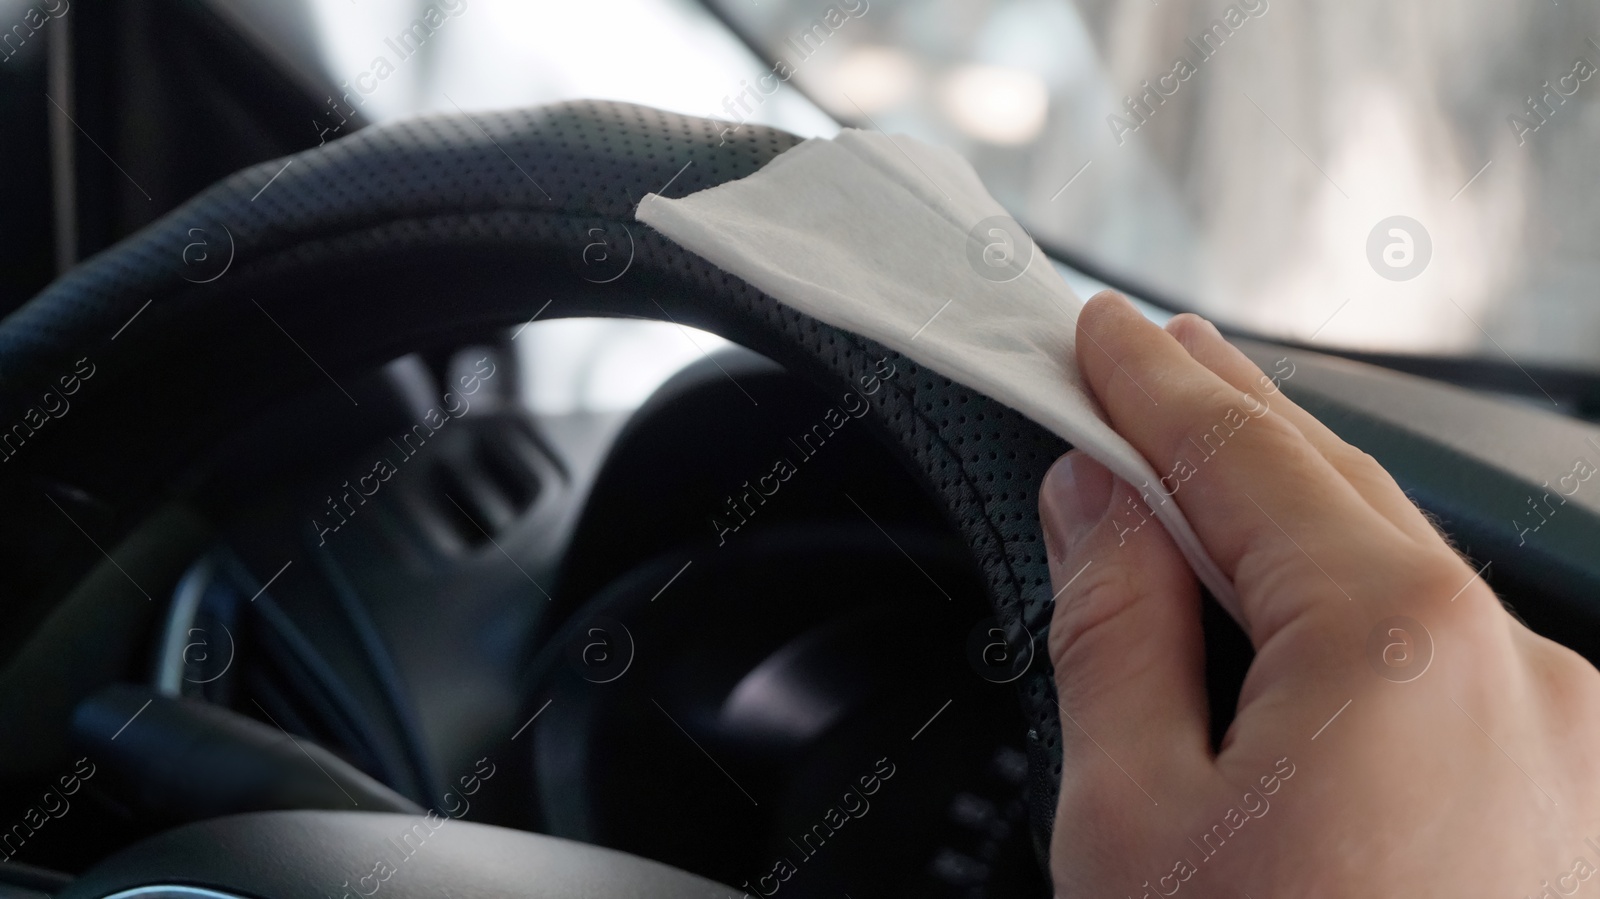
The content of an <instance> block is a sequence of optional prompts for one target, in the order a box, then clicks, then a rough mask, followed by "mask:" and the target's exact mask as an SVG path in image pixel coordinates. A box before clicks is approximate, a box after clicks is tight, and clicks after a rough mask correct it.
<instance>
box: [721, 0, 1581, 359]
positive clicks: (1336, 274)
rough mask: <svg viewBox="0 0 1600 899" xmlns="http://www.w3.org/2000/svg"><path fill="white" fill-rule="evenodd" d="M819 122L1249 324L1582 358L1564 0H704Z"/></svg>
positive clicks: (1149, 282) (1424, 350)
mask: <svg viewBox="0 0 1600 899" xmlns="http://www.w3.org/2000/svg"><path fill="white" fill-rule="evenodd" d="M712 2H713V3H714V4H715V6H716V7H717V8H718V9H719V10H720V11H721V12H722V13H723V14H724V15H725V16H726V17H727V18H728V19H729V21H731V22H732V23H733V24H734V26H735V27H736V28H737V29H738V30H740V31H741V32H743V33H744V34H745V35H747V36H748V37H749V38H750V39H751V40H752V42H753V43H755V44H756V45H757V46H759V47H761V48H762V49H763V50H764V51H765V52H766V53H767V54H768V55H769V56H770V57H771V59H772V60H773V61H774V62H777V61H781V62H782V65H783V66H784V67H786V68H788V69H791V70H792V73H791V74H792V78H791V79H790V83H791V84H795V85H798V86H799V87H801V88H802V89H803V90H804V91H806V92H807V93H809V94H810V95H811V96H812V97H813V98H814V99H815V100H816V101H817V102H818V103H819V104H820V105H821V106H822V107H823V108H824V109H825V110H827V111H828V112H829V113H830V114H832V115H833V116H835V117H836V118H838V119H839V120H840V121H842V122H844V123H846V124H849V125H854V126H858V127H863V128H879V129H883V130H885V131H888V132H891V133H895V132H903V133H907V134H911V135H915V136H917V137H920V138H923V139H925V140H931V141H937V142H940V143H944V144H946V145H949V146H951V147H954V148H956V149H957V150H959V151H960V152H962V153H963V154H964V155H965V156H966V157H967V159H969V160H970V161H971V162H972V164H973V165H974V166H975V167H976V168H977V170H978V173H979V174H980V175H981V176H982V178H983V180H984V181H985V183H986V184H987V185H988V187H989V189H990V191H991V192H992V193H993V194H994V195H995V197H996V198H997V199H999V200H1000V201H1001V202H1002V203H1003V204H1005V205H1006V206H1007V207H1008V208H1009V209H1011V210H1012V211H1013V213H1014V214H1015V215H1016V216H1017V217H1018V218H1019V219H1020V220H1021V221H1022V222H1023V223H1024V224H1025V225H1026V226H1027V227H1028V228H1029V229H1030V230H1031V231H1032V232H1033V233H1034V235H1035V236H1036V237H1037V238H1039V239H1040V241H1041V242H1042V243H1045V244H1047V245H1050V244H1053V245H1056V246H1058V247H1060V248H1063V249H1065V250H1067V251H1069V252H1070V253H1071V254H1073V255H1075V256H1078V257H1081V258H1082V259H1083V260H1084V261H1085V262H1087V263H1089V264H1091V265H1092V266H1096V267H1099V268H1101V269H1102V270H1103V271H1104V272H1106V273H1107V274H1108V275H1110V276H1114V277H1115V278H1116V279H1117V280H1118V281H1126V282H1128V283H1132V284H1139V285H1144V286H1145V287H1146V288H1147V290H1148V291H1149V293H1150V294H1151V295H1153V296H1160V297H1166V298H1168V299H1170V300H1171V301H1173V302H1175V303H1176V304H1177V305H1179V306H1181V307H1183V308H1188V309H1193V310H1195V311H1198V312H1201V313H1202V314H1205V315H1208V316H1212V317H1214V318H1216V319H1218V320H1219V321H1222V322H1224V323H1226V324H1230V325H1233V326H1235V327H1240V328H1244V329H1247V330H1250V331H1254V332H1257V333H1261V334H1265V335H1269V336H1275V337H1280V338H1286V339H1294V340H1301V341H1312V342H1314V343H1317V344H1323V345H1332V346H1338V347H1342V348H1352V349H1367V350H1382V351H1391V352H1402V353H1417V354H1448V355H1480V356H1483V357H1485V358H1486V359H1493V360H1495V361H1499V362H1501V363H1504V362H1506V361H1507V359H1508V357H1509V358H1510V359H1511V360H1514V361H1516V362H1519V363H1523V364H1528V363H1532V362H1542V363H1560V364H1568V365H1576V366H1581V367H1584V368H1591V369H1592V368H1595V367H1596V361H1597V359H1600V302H1596V300H1595V291H1596V285H1597V284H1600V277H1597V276H1600V267H1597V265H1596V261H1595V260H1596V251H1595V248H1596V247H1597V246H1600V215H1596V213H1595V211H1594V202H1595V198H1596V195H1597V191H1596V187H1597V179H1600V170H1597V169H1596V167H1595V164H1594V162H1595V158H1596V157H1595V153H1596V148H1597V147H1600V111H1597V107H1596V106H1595V104H1593V103H1592V102H1591V100H1590V97H1589V95H1590V94H1591V93H1594V92H1597V91H1600V81H1591V76H1592V75H1593V74H1594V73H1595V72H1596V71H1597V70H1600V69H1597V66H1600V16H1597V13H1596V11H1595V9H1594V7H1593V5H1592V4H1569V3H1560V4H1557V3H1555V2H1552V0H1539V2H1519V3H1505V2H1497V3H1490V2H1483V0H1472V2H1465V3H1463V2H1451V3H1444V2H1422V3H1406V4H1394V3H1387V2H1383V3H1379V2H1374V0H1346V2H1340V3H1323V4H1307V3H1288V2H1283V0H1238V2H1235V3H1232V4H1230V3H1224V2H1220V0H1211V2H1203V0H1202V2H1186V0H1161V2H1159V3H1157V2H1154V0H1098V2H1097V0H1080V2H1068V0H848V2H846V0H832V2H825V0H798V2H790V3H752V2H749V0H712Z"/></svg>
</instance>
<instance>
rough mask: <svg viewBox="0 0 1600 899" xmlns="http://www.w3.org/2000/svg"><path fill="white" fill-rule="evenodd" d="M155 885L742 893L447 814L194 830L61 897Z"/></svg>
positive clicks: (547, 896) (272, 819) (405, 891)
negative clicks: (458, 818)
mask: <svg viewBox="0 0 1600 899" xmlns="http://www.w3.org/2000/svg"><path fill="white" fill-rule="evenodd" d="M155 884H178V885H183V886H198V887H206V888H210V889H215V890H221V891H224V892H229V893H234V894H238V895H241V896H246V897H255V899H306V897H314V896H328V897H332V899H341V897H348V899H360V897H361V896H372V895H380V891H381V895H382V896H384V897H386V899H420V897H427V899H436V897H439V896H450V897H453V899H506V897H512V896H516V897H521V899H578V897H591V896H593V897H599V896H650V897H658V899H737V897H738V896H739V892H738V891H737V890H735V889H732V888H730V887H725V886H722V885H721V884H718V883H716V882H715V881H711V880H706V879H705V878H703V877H697V876H695V875H693V874H689V873H686V872H684V871H680V870H678V869H677V868H672V867H668V866H667V865H663V864H661V863H660V862H653V861H649V860H647V859H642V858H639V857H638V856H634V855H628V854H626V853H622V852H616V851H613V850H610V849H602V848H600V847H598V846H590V845H587V844H584V843H574V842H571V841H569V840H561V839H557V838H555V837H547V836H543V835H540V834H532V833H526V832H524V831H520V830H511V829H509V828H504V827H490V826H487V825H484V824H473V823H470V822H467V821H454V820H451V819H450V818H449V817H447V816H444V815H443V814H442V813H438V812H435V813H433V814H430V815H427V816H423V815H394V814H377V813H368V812H307V811H299V812H260V813H257V814H252V815H235V816H233V817H230V818H217V819H214V820H211V821H203V822H200V823H198V824H190V825H188V826H186V827H180V828H178V829H176V830H169V831H167V832H166V833H163V834H161V835H159V836H156V837H152V838H151V839H148V840H145V841H144V842H142V843H139V844H138V845H136V846H134V847H132V848H130V849H127V850H124V851H122V852H120V853H118V854H116V855H114V856H112V857H111V858H110V859H107V860H106V861H104V862H102V863H101V864H99V865H96V866H95V868H94V870H93V871H91V872H89V873H88V874H86V875H84V876H83V877H81V878H79V879H78V880H76V881H74V882H73V884H72V886H70V887H68V888H67V889H66V890H64V891H62V892H61V893H60V894H59V895H58V896H57V899H100V897H104V896H109V895H111V894H113V893H116V892H118V891H120V890H126V889H132V888H134V887H140V886H147V885H155Z"/></svg>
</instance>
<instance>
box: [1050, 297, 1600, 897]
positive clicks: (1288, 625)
mask: <svg viewBox="0 0 1600 899" xmlns="http://www.w3.org/2000/svg"><path fill="white" fill-rule="evenodd" d="M1077 346H1078V365H1079V368H1080V370H1081V371H1082V373H1083V377H1084V380H1085V382H1086V384H1087V385H1088V386H1089V388H1090V389H1091V391H1092V392H1093V394H1094V395H1095V397H1096V398H1097V399H1098V400H1099V402H1100V404H1101V406H1102V408H1103V409H1104V410H1105V412H1106V413H1107V416H1108V417H1109V419H1110V421H1111V423H1112V425H1113V426H1114V427H1115V428H1116V430H1117V431H1118V432H1120V433H1121V434H1123V435H1124V436H1125V437H1127V438H1128V440H1129V441H1130V442H1132V444H1133V445H1134V446H1135V447H1136V448H1137V449H1138V450H1139V451H1140V453H1141V454H1143V455H1144V457H1145V458H1146V459H1147V460H1148V461H1149V462H1150V463H1151V465H1152V467H1154V469H1155V470H1156V472H1157V473H1159V474H1162V475H1169V473H1177V476H1172V477H1169V478H1168V480H1166V481H1163V485H1162V489H1161V490H1160V492H1159V493H1158V492H1156V491H1155V490H1154V489H1152V488H1151V487H1146V488H1145V489H1144V490H1142V491H1141V490H1139V489H1135V488H1134V487H1133V486H1130V485H1129V484H1127V483H1126V482H1123V481H1121V480H1119V479H1117V478H1115V477H1114V476H1112V475H1111V473H1110V472H1109V471H1108V470H1107V469H1106V468H1105V467H1104V466H1102V465H1100V464H1099V463H1097V462H1095V461H1093V460H1092V459H1090V458H1088V457H1087V456H1085V455H1084V454H1082V453H1081V452H1077V451H1074V452H1070V453H1068V454H1067V455H1065V456H1063V457H1062V458H1061V459H1060V460H1058V461H1057V462H1056V463H1055V465H1054V466H1053V467H1052V468H1051V469H1050V471H1049V473H1048V474H1047V475H1046V477H1045V481H1044V484H1043V486H1042V488H1041V491H1040V501H1039V505H1040V516H1041V519H1042V521H1043V525H1044V536H1045V543H1046V547H1047V551H1048V554H1049V560H1050V573H1051V578H1052V581H1053V582H1054V588H1053V590H1059V591H1061V592H1060V595H1059V596H1058V598H1057V599H1056V607H1055V609H1054V613H1053V618H1052V620H1051V625H1050V638H1049V656H1050V661H1051V662H1052V664H1053V665H1054V671H1055V682H1056V690H1057V694H1058V697H1059V703H1060V706H1061V735H1062V754H1063V757H1064V760H1063V765H1062V777H1061V798H1060V802H1059V805H1058V806H1057V812H1056V820H1055V831H1054V834H1053V837H1052V841H1051V872H1052V875H1053V879H1054V882H1055V890H1056V895H1057V896H1058V897H1060V899H1077V897H1080V896H1082V897H1108V899H1109V897H1117V899H1120V897H1124V896H1128V897H1133V899H1141V897H1145V896H1149V897H1152V899H1154V897H1159V896H1174V895H1176V896H1184V897H1191V896H1192V897H1229V899H1234V897H1243V896H1247V895H1248V896H1250V897H1252V899H1276V897H1295V899H1308V897H1324V896H1360V897H1374V896H1406V897H1412V896H1452V897H1459V896H1473V897H1491V899H1494V897H1504V899H1519V897H1540V896H1549V897H1551V899H1555V897H1559V896H1568V895H1574V894H1578V892H1579V891H1580V890H1587V891H1589V893H1592V894H1594V895H1597V896H1600V878H1597V877H1595V876H1594V875H1595V874H1596V872H1597V871H1600V752H1597V747H1600V672H1596V670H1595V669H1594V667H1593V666H1591V665H1590V664H1589V663H1588V662H1587V661H1586V660H1584V659H1583V658H1582V657H1580V656H1578V655H1577V654H1576V653H1573V652H1572V651H1570V650H1568V649H1566V648H1564V647H1562V646H1560V645H1558V644H1556V643H1553V642H1551V641H1550V640H1547V639H1545V638H1543V637H1540V636H1538V635H1536V634H1534V633H1533V632H1532V631H1530V630H1528V629H1527V628H1526V627H1525V626H1523V625H1522V624H1521V623H1519V622H1518V621H1517V620H1516V619H1515V618H1513V617H1512V615H1511V614H1509V613H1508V612H1507V611H1506V610H1505V609H1504V608H1503V607H1502V606H1501V604H1500V601H1499V600H1498V598H1497V597H1496V596H1495V594H1494V592H1493V591H1492V590H1491V589H1490V588H1489V586H1488V585H1487V584H1485V583H1484V582H1483V581H1482V580H1481V579H1479V578H1478V577H1477V576H1476V575H1475V574H1474V571H1475V570H1476V566H1471V565H1469V564H1468V563H1467V562H1465V561H1464V560H1463V559H1462V558H1461V557H1460V556H1458V555H1457V554H1456V552H1455V551H1454V550H1453V549H1452V548H1451V547H1450V546H1449V545H1448V544H1447V543H1446V542H1445V540H1444V539H1442V538H1441V537H1440V535H1439V534H1438V532H1437V531H1436V530H1435V528H1434V527H1433V525H1432V524H1431V523H1430V521H1429V520H1428V519H1427V518H1426V517H1424V515H1423V514H1422V513H1421V512H1420V511H1419V510H1418V509H1417V508H1416V507H1415V506H1414V505H1413V504H1412V502H1411V501H1410V500H1409V499H1408V498H1407V497H1406V495H1405V494H1404V493H1403V492H1402V491H1401V489H1400V488H1399V487H1398V486H1397V485H1396V484H1395V482H1394V480H1393V479H1392V478H1391V477H1390V476H1389V474H1388V473H1387V472H1386V471H1384V469H1383V468H1382V467H1381V466H1380V465H1379V464H1378V463H1377V462H1376V461H1375V460H1374V459H1373V458H1372V457H1371V456H1368V455H1367V454H1365V453H1363V452H1361V451H1360V450H1358V449H1355V448H1354V447H1352V446H1350V445H1348V444H1346V443H1345V442H1344V441H1342V440H1340V439H1339V438H1338V437H1337V436H1335V435H1334V434H1333V432H1332V431H1330V430H1328V428H1326V427H1325V426H1323V425H1322V424H1321V423H1319V422H1318V421H1317V420H1316V419H1315V418H1313V417H1312V416H1311V415H1310V414H1308V413H1307V412H1305V411H1304V410H1303V409H1300V408H1299V407H1297V406H1295V405H1294V404H1293V403H1292V402H1291V401H1290V400H1289V399H1288V397H1286V396H1284V395H1283V393H1281V392H1279V390H1278V388H1277V385H1276V384H1275V383H1274V382H1273V381H1272V380H1270V379H1267V378H1266V377H1265V376H1264V375H1263V373H1262V372H1261V370H1260V369H1258V368H1257V367H1256V365H1255V364H1254V363H1252V362H1251V361H1250V360H1249V359H1248V358H1247V357H1246V356H1245V355H1244V354H1243V353H1242V352H1240V351H1239V350H1238V349H1237V348H1235V347H1233V346H1232V345H1230V344H1229V343H1227V342H1226V341H1225V340H1224V339H1223V337H1222V336H1221V334H1219V333H1218V332H1217V330H1216V328H1215V327H1214V326H1212V325H1211V324H1210V323H1209V322H1207V321H1205V320H1204V319H1201V318H1199V317H1197V316H1193V315H1180V316H1178V317H1176V318H1174V319H1173V320H1172V322H1171V323H1170V324H1169V325H1168V326H1167V327H1166V328H1165V329H1162V328H1161V327H1158V326H1157V325H1155V324H1153V323H1151V322H1149V321H1148V320H1147V319H1145V318H1144V317H1143V316H1141V315H1140V314H1139V313H1138V312H1137V311H1136V310H1135V309H1134V308H1133V307H1132V306H1131V305H1130V304H1128V302H1127V301H1126V300H1124V299H1122V298H1121V297H1120V296H1117V295H1116V294H1113V293H1111V292H1109V291H1107V292H1103V293H1101V294H1099V295H1097V296H1095V297H1094V298H1093V299H1091V300H1090V301H1089V303H1088V304H1087V305H1086V306H1085V307H1084V309H1083V311H1082V314H1081V316H1080V317H1079V319H1078V341H1077ZM1263 407H1265V408H1263ZM1240 412H1242V413H1243V416H1242V417H1243V419H1244V421H1243V423H1242V424H1241V423H1240V418H1241V415H1240V414H1239V413H1240ZM1225 422H1226V423H1227V424H1224V423H1225ZM1218 425H1223V427H1222V428H1221V429H1218V428H1217V426H1218ZM1180 459H1187V460H1189V461H1188V464H1187V465H1179V464H1178V460H1180ZM1169 493H1170V496H1168V494H1169ZM1141 494H1143V495H1146V496H1148V497H1149V500H1148V501H1149V502H1161V501H1166V502H1176V503H1178V505H1179V506H1180V507H1181V508H1182V510H1183V512H1184V514H1185V515H1186V516H1187V517H1188V519H1189V521H1190V522H1191V523H1192V524H1193V526H1194V529H1195V531H1196V532H1197V533H1198V534H1199V536H1200V539H1201V541H1202V542H1203V543H1204V544H1205V546H1206V548H1207V550H1208V551H1209V552H1210V554H1211V556H1212V557H1213V558H1214V559H1215V560H1216V561H1217V563H1218V564H1219V565H1220V566H1221V567H1222V570H1223V571H1224V572H1225V573H1226V574H1227V575H1228V577H1229V578H1231V579H1232V581H1233V583H1234V584H1235V586H1236V587H1237V589H1238V593H1239V597H1240V602H1241V606H1242V610H1243V617H1244V619H1245V621H1244V628H1245V631H1246V633H1247V634H1248V636H1249V638H1250V640H1251V643H1252V644H1253V645H1254V647H1255V651H1256V656H1255V659H1254V661H1253V662H1252V664H1251V666H1250V669H1249V673H1248V675H1247V676H1246V678H1245V681H1244V685H1243V688H1242V690H1241V694H1240V697H1239V703H1238V712H1237V716H1236V718H1235V720H1234V721H1233V724H1232V726H1231V727H1230V728H1229V729H1228V732H1227V734H1226V736H1225V737H1224V739H1223V741H1222V743H1221V747H1220V750H1219V751H1213V749H1212V746H1211V743H1210V740H1209V736H1208V720H1209V719H1208V712H1207V699H1206V692H1205V683H1204V666H1205V659H1204V645H1203V641H1202V635H1201V626H1200V610H1201V605H1200V603H1201V597H1200V592H1199V587H1198V584H1197V582H1196V580H1195V578H1194V575H1193V574H1192V573H1191V572H1190V570H1189V568H1188V566H1187V564H1186V563H1185V562H1184V559H1183V557H1182V556H1181V555H1180V554H1179V552H1178V550H1177V549H1176V547H1175V546H1174V544H1173V543H1172V541H1171V539H1170V538H1169V537H1168V536H1167V534H1166V532H1165V531H1163V530H1162V529H1161V528H1160V527H1159V525H1158V523H1157V522H1156V520H1155V519H1154V518H1152V517H1151V513H1150V511H1149V509H1148V506H1147V505H1146V502H1147V501H1146V500H1144V499H1141ZM1140 509H1142V510H1143V518H1144V519H1148V522H1149V523H1148V524H1144V525H1143V526H1139V527H1137V528H1135V527H1134V526H1135V525H1138V524H1139V522H1140V520H1141V517H1140V515H1139V514H1138V510H1140ZM1063 588H1065V589H1063ZM1394 619H1400V620H1399V621H1395V620H1394ZM1590 880H1595V881H1596V882H1595V883H1589V882H1588V881H1590ZM1585 895H1587V894H1585Z"/></svg>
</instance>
